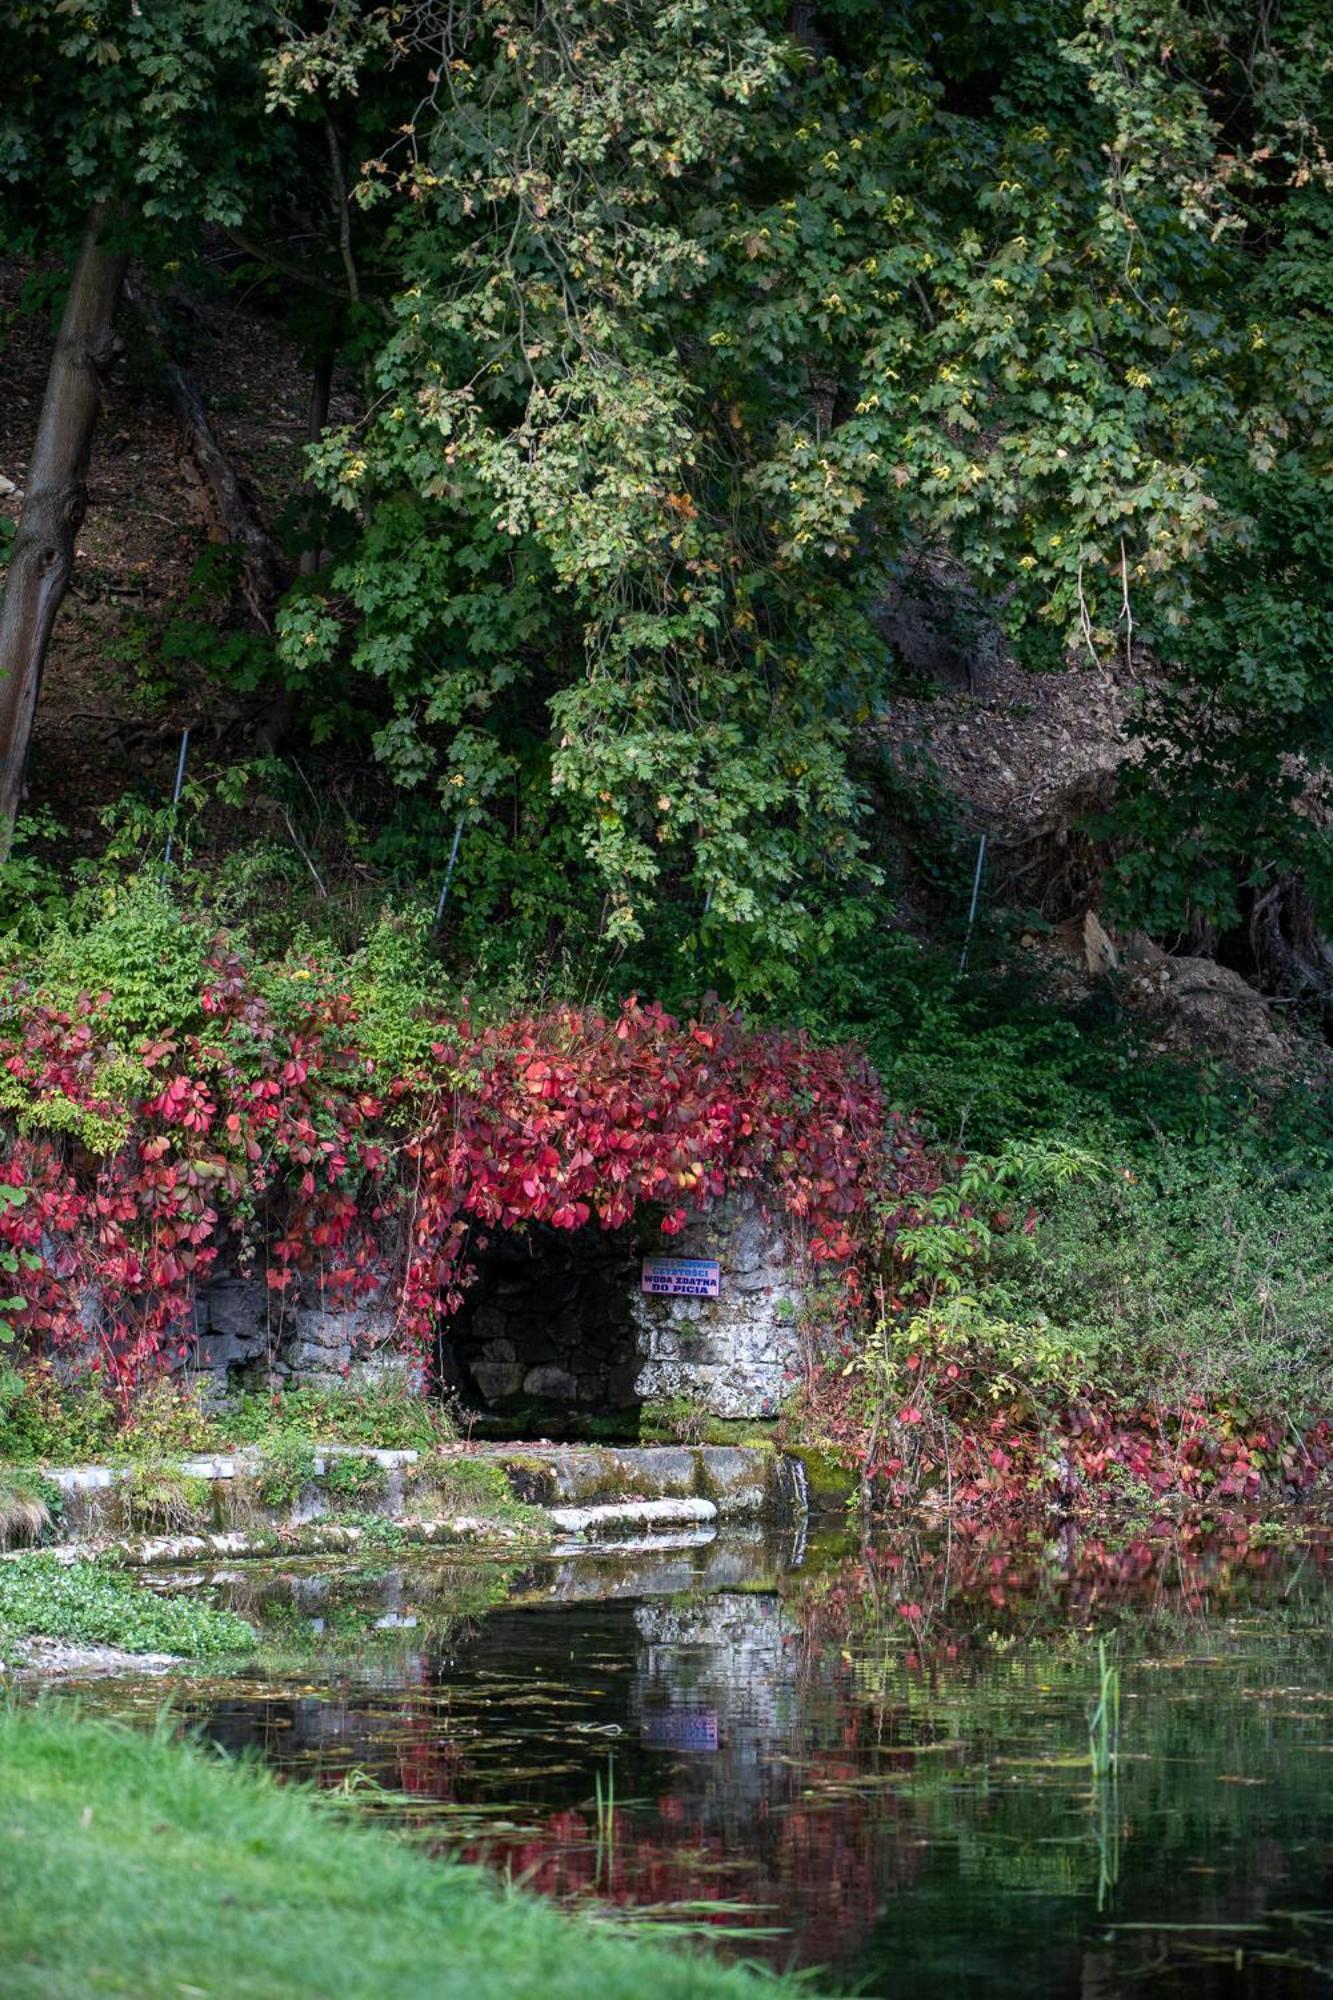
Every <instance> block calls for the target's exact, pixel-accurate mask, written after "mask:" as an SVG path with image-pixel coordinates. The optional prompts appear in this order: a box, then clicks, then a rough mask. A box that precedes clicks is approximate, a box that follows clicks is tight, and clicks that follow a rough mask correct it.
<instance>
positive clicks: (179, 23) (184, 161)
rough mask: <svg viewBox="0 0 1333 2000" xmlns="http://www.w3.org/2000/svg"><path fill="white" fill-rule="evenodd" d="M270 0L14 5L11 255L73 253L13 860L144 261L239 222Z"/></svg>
mask: <svg viewBox="0 0 1333 2000" xmlns="http://www.w3.org/2000/svg"><path fill="white" fill-rule="evenodd" d="M271 19H272V9H271V8H270V7H269V6H268V5H267V4H266V0H222V4H220V5H219V4H213V3H212V0H147V4H145V3H144V0H113V4H111V5H108V6H105V7H102V8H101V9H100V10H97V11H93V10H86V11H85V10H80V9H71V8H68V7H63V6H57V7H53V8H46V9H42V8H33V7H29V6H25V5H5V6H0V28H3V31H4V36H5V47H6V51H7V62H8V77H9V89H8V95H7V97H6V99H5V102H4V105H3V117H2V118H0V182H3V183H8V184H9V187H10V190H11V195H12V197H13V199H12V203H11V206H10V209H9V211H8V213H7V218H6V241H7V244H8V247H10V248H11V249H19V250H25V249H26V250H28V251H29V252H40V253H41V254H43V255H50V254H51V253H52V252H53V251H57V252H58V251H59V250H60V249H62V248H64V247H66V246H68V247H69V248H70V250H71V253H72V263H71V273H70V281H69V288H68V292H67V295H66V300H65V306H64V311H63V316H62V319H61V323H60V331H59V334H58V336H57V339H56V342H55V346H54V351H53V354H52V361H51V369H50V373H49V376H48V378H47V384H46V392H45V395H44V397H43V401H42V411H41V417H40V421H39V426H38V433H37V438H36V442H35V444H34V448H33V453H32V458H31V462H30V466H29V471H28V477H27V481H26V488H25V494H24V501H23V510H22V514H21V517H20V521H19V527H18V534H17V538H16V540H15V543H14V547H13V552H12V555H11V559H10V562H9V567H8V571H7V574H6V577H5V587H4V595H3V599H0V848H3V849H6V850H7V848H8V844H9V839H10V836H11V834H12V829H13V822H14V817H15V815H16V813H17V811H18V808H19V803H20V800H21V797H22V789H23V780H24V770H25V767H26V764H27V757H28V746H29V741H30V738H31V733H32V725H33V718H34V715H35V712H36V707H37V699H38V694H39V690H40V687H41V679H42V669H43V666H44V663H45V658H46V651H47V645H48V642H49V640H50V637H51V631H52V627H53V625H54V623H55V619H56V614H57V612H58V611H59V608H60V603H61V600H62V598H63V597H64V594H65V590H66V586H67V584H68V582H69V578H70V573H71V569H72V566H73V559H74V549H75V537H76V535H77V532H78V528H79V524H80V522H81V520H82V518H83V513H84V509H85V506H86V499H87V496H86V490H85V486H84V478H85V474H86V471H87V467H88V459H89V454H90V452H91V449H92V442H93V433H94V429H95V426H96V421H97V413H98V408H99V404H100V400H101V385H102V379H103V376H104V374H105V371H106V368H107V366H108V364H109V362H110V359H111V355H112V349H113V342H114V329H115V320H116V311H117V307H118V304H119V300H120V294H121V288H122V284H123V281H124V277H125V272H126V270H127V268H128V264H129V260H130V258H131V256H132V255H133V256H135V257H138V258H141V259H144V260H146V261H147V262H148V263H149V264H150V266H153V265H156V266H161V265H162V264H164V263H166V262H167V261H169V260H171V259H173V258H174V257H178V256H180V255H182V254H188V252H189V250H190V249H191V248H192V247H193V240H194V237H195V235H196V233H197V231H198V229H199V227H200V226H201V224H205V223H208V222H214V223H217V222H226V221H231V220H235V219H237V218H238V217H239V216H240V214H241V213H242V212H243V209H242V190H243V188H244V187H245V185H246V183H247V180H248V178H249V176H250V174H251V172H252V171H253V168H254V166H255V164H256V159H257V154H258V151H259V149H260V148H261V146H262V139H263V134H264V132H265V127H264V125H263V123H262V79H261V74H260V71H259V68H258V57H257V53H256V50H255V37H256V35H257V34H258V33H259V32H260V31H261V30H262V29H263V28H264V27H267V26H269V25H270V24H271Z"/></svg>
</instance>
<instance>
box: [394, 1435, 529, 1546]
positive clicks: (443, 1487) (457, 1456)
mask: <svg viewBox="0 0 1333 2000" xmlns="http://www.w3.org/2000/svg"><path fill="white" fill-rule="evenodd" d="M405 1486H406V1495H407V1505H408V1510H409V1512H410V1513H411V1514H414V1515H416V1516H417V1517H418V1518H419V1519H422V1520H437V1521H438V1520H448V1519H449V1518H451V1517H452V1516H455V1515H467V1516H471V1517H472V1518H474V1519H479V1520H483V1521H495V1522H497V1523H500V1524H502V1525H503V1526H505V1527H511V1528H522V1529H525V1530H528V1531H530V1532H532V1533H533V1534H534V1535H540V1536H542V1537H543V1538H544V1537H546V1536H548V1535H549V1534H550V1523H549V1521H548V1520H547V1519H546V1516H545V1514H543V1513H542V1512H541V1509H540V1508H539V1507H535V1506H532V1505H530V1504H529V1503H528V1502H526V1501H524V1500H522V1499H520V1498H519V1497H518V1494H517V1493H516V1491H515V1487H514V1483H513V1481H512V1480H511V1478H510V1476H509V1473H508V1471H507V1470H506V1466H505V1462H504V1461H503V1460H501V1459H495V1458H485V1457H481V1456H474V1455H470V1454H463V1453H451V1452H436V1453H433V1454H432V1455H431V1457H429V1458H426V1459H422V1460H421V1461H420V1463H419V1464H417V1465H415V1466H413V1467H411V1468H410V1470H409V1472H408V1474H407V1478H406V1481H405Z"/></svg>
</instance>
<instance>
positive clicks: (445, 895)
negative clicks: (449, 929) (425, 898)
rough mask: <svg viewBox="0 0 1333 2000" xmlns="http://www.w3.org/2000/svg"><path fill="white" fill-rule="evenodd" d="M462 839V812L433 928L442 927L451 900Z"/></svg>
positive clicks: (459, 816) (450, 851)
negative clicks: (441, 923) (445, 908)
mask: <svg viewBox="0 0 1333 2000" xmlns="http://www.w3.org/2000/svg"><path fill="white" fill-rule="evenodd" d="M462 841H463V815H462V813H460V814H459V815H458V825H457V826H456V827H455V828H454V844H453V846H452V847H451V848H450V850H449V866H448V867H447V868H446V869H445V871H444V883H443V886H442V887H441V889H440V900H439V902H438V903H437V904H436V905H435V922H434V924H433V925H432V926H431V928H432V929H433V930H438V929H439V928H440V918H441V917H442V916H443V915H444V906H445V904H446V903H447V902H448V900H449V884H450V883H451V882H452V881H453V879H454V869H455V868H456V867H457V865H458V850H459V847H460V846H461V845H462Z"/></svg>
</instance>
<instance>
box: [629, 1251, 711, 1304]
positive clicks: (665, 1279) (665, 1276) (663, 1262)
mask: <svg viewBox="0 0 1333 2000" xmlns="http://www.w3.org/2000/svg"><path fill="white" fill-rule="evenodd" d="M643 1289H644V1291H645V1292H651V1293H652V1294H653V1295H654V1296H655V1297H656V1298H674V1299H715V1298H716V1297H717V1296H718V1293H719V1292H720V1291H721V1289H722V1269H721V1266H720V1265H719V1264H716V1263H714V1261H713V1260H712V1258H711V1257H645V1258H644V1260H643Z"/></svg>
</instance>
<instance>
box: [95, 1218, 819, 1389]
mask: <svg viewBox="0 0 1333 2000" xmlns="http://www.w3.org/2000/svg"><path fill="white" fill-rule="evenodd" d="M650 1238H651V1240H649V1239H650ZM645 1250H647V1251H648V1252H649V1253H650V1254H656V1255H663V1256H670V1257H705V1258H716V1259H717V1261H718V1263H719V1265H720V1266H721V1290H720V1296H719V1297H717V1298H715V1299H705V1298H658V1297H650V1296H647V1295H645V1294H644V1293H643V1291H642V1289H641V1284H640V1277H641V1261H642V1257H643V1255H644V1252H645ZM477 1262H478V1267H479V1268H478V1277H477V1281H476V1284H475V1285H474V1286H473V1288H472V1289H471V1291H470V1292H469V1294H468V1296H467V1299H466V1301H465V1303H464V1306H463V1309H462V1311H461V1312H460V1313H458V1314H457V1315H456V1316H455V1317H454V1318H453V1319H452V1320H451V1321H449V1322H448V1323H447V1324H446V1325H445V1327H444V1328H443V1330H442V1334H441V1340H440V1346H439V1352H438V1355H437V1361H438V1364H439V1376H440V1380H441V1382H442V1383H443V1385H444V1387H445V1388H447V1389H451V1390H453V1391H454V1392H455V1393H456V1394H457V1395H458V1397H459V1399H460V1400H461V1401H462V1403H463V1404H464V1406H465V1407H468V1406H470V1407H472V1408H478V1407H481V1408H486V1409H490V1410H495V1409H501V1410H502V1409H503V1408H504V1406H505V1405H506V1404H514V1405H519V1404H521V1403H524V1402H526V1403H529V1404H531V1403H541V1402H547V1403H553V1404H563V1405H565V1406H566V1407H568V1408H571V1409H582V1410H601V1411H616V1410H625V1409H631V1408H633V1407H635V1406H636V1405H638V1404H640V1403H644V1402H661V1401H665V1400H668V1399H672V1400H674V1399H685V1400H687V1401H689V1402H690V1403H692V1404H695V1405H696V1406H697V1407H699V1408H701V1409H703V1410H707V1411H709V1412H711V1413H712V1414H714V1415H716V1416H720V1417H766V1416H772V1415H774V1414H775V1413H776V1412H777V1410H778V1409H779V1407H780V1406H781V1403H782V1401H783V1399H784V1397H785V1396H786V1394H787V1392H788V1389H789V1387H790V1383H791V1380H792V1377H793V1375H794V1374H795V1372H796V1370H797V1367H798V1365H799V1361H800V1340H799V1335H798V1331H797V1325H796V1320H797V1314H798V1311H799V1306H800V1290H799V1287H798V1285H797V1283H796V1280H795V1278H794V1276H793V1274H792V1270H791V1268H790V1261H789V1256H788V1251H787V1245H786V1242H785V1239H784V1236H783V1233H782V1230H781V1228H780V1227H779V1226H778V1225H777V1224H776V1223H775V1222H774V1221H773V1220H772V1219H771V1218H769V1217H767V1216H766V1215H765V1213H764V1211H763V1209H762V1208H761V1207H760V1205H759V1204H758V1202H756V1201H755V1200H754V1199H753V1197H741V1198H739V1199H735V1200H731V1201H723V1202H718V1203H717V1204H715V1206H714V1207H713V1208H711V1209H710V1210H709V1211H708V1212H707V1213H706V1214H704V1215H701V1216H698V1217H696V1218H694V1219H693V1220H692V1221H691V1222H690V1224H689V1225H688V1227H687V1228H686V1229H685V1230H684V1231H683V1232H682V1233H681V1234H680V1235H679V1236H675V1237H670V1238H660V1239H659V1238H658V1237H657V1235H656V1232H642V1233H641V1232H640V1231H638V1230H636V1229H633V1228H631V1229H625V1230H614V1231H602V1230H599V1229H597V1228H595V1227H590V1228H586V1229H581V1230H574V1231H568V1230H556V1229H544V1228H540V1227H533V1228H530V1229H527V1230H524V1231H521V1232H514V1233H512V1234H511V1233H506V1232H497V1233H496V1235H495V1236H494V1237H493V1239H492V1241H491V1243H490V1244H489V1245H488V1246H487V1248H486V1250H485V1251H484V1252H483V1253H482V1254H481V1255H480V1257H479V1258H478V1259H477ZM97 1313H98V1305H97V1300H96V1298H95V1297H93V1296H92V1295H90V1298H89V1304H88V1318H89V1359H91V1358H92V1355H93V1354H94V1353H95V1351H96V1321H97ZM193 1333H194V1340H193V1343H192V1344H191V1346H190V1350H189V1353H188V1354H187V1356H186V1357H185V1359H184V1361H183V1362H182V1364H181V1366H182V1367H183V1369H184V1370H185V1372H187V1373H189V1374H192V1375H194V1376H195V1377H196V1378H197V1379H198V1380H199V1382H200V1383H201V1385H202V1387H203V1388H204V1391H205V1394H206V1395H209V1396H212V1397H221V1396H223V1395H226V1394H228V1393H231V1392H234V1391H236V1390H238V1389H243V1388H252V1387H258V1386H260V1385H262V1384H265V1383H268V1382H273V1381H276V1382H279V1383H287V1382H297V1383H304V1384H307V1385H309V1386H311V1387H314V1388H325V1389H327V1388H332V1387H334V1386H336V1385H337V1384H339V1383H342V1382H345V1381H349V1380H350V1381H353V1382H360V1383H367V1382H381V1381H385V1380H396V1381H401V1382H402V1383H404V1384H405V1385H409V1386H410V1385H417V1384H419V1383H420V1380H421V1368H420V1364H419V1363H418V1362H416V1361H414V1360H409V1359H407V1358H405V1357H403V1356H402V1355H400V1354H398V1353H397V1352H396V1351H395V1340H394V1324H393V1311H392V1306H391V1304H390V1302H389V1301H388V1300H386V1299H379V1300H372V1301H370V1302H369V1303H365V1304H362V1305H360V1306H357V1307H355V1308H352V1309H347V1308H344V1307H340V1306H334V1305H330V1304H326V1303H324V1302H322V1301H321V1299H320V1297H319V1294H318V1291H317V1290H316V1289H315V1288H314V1287H311V1286H307V1289H306V1292H305V1294H304V1296H303V1297H302V1298H301V1299H300V1300H299V1301H298V1302H297V1303H296V1304H295V1305H294V1306H291V1305H289V1306H288V1307H287V1308H286V1310H285V1311H283V1312H280V1311H279V1301H278V1299H277V1297H276V1296H275V1294H274V1293H273V1292H271V1291H270V1290H269V1288H268V1286H267V1284H266V1283H265V1282H264V1278H263V1276H262V1274H261V1275H259V1276H249V1275H245V1274H243V1273H241V1272H238V1271H230V1272H224V1273H222V1274H220V1275H218V1276H217V1277H214V1278H213V1279H212V1280H211V1281H210V1282H209V1283H208V1284H206V1285H202V1286H201V1287H200V1288H199V1291H198V1294H197V1296H196V1298H195V1303H194V1327H193Z"/></svg>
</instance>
